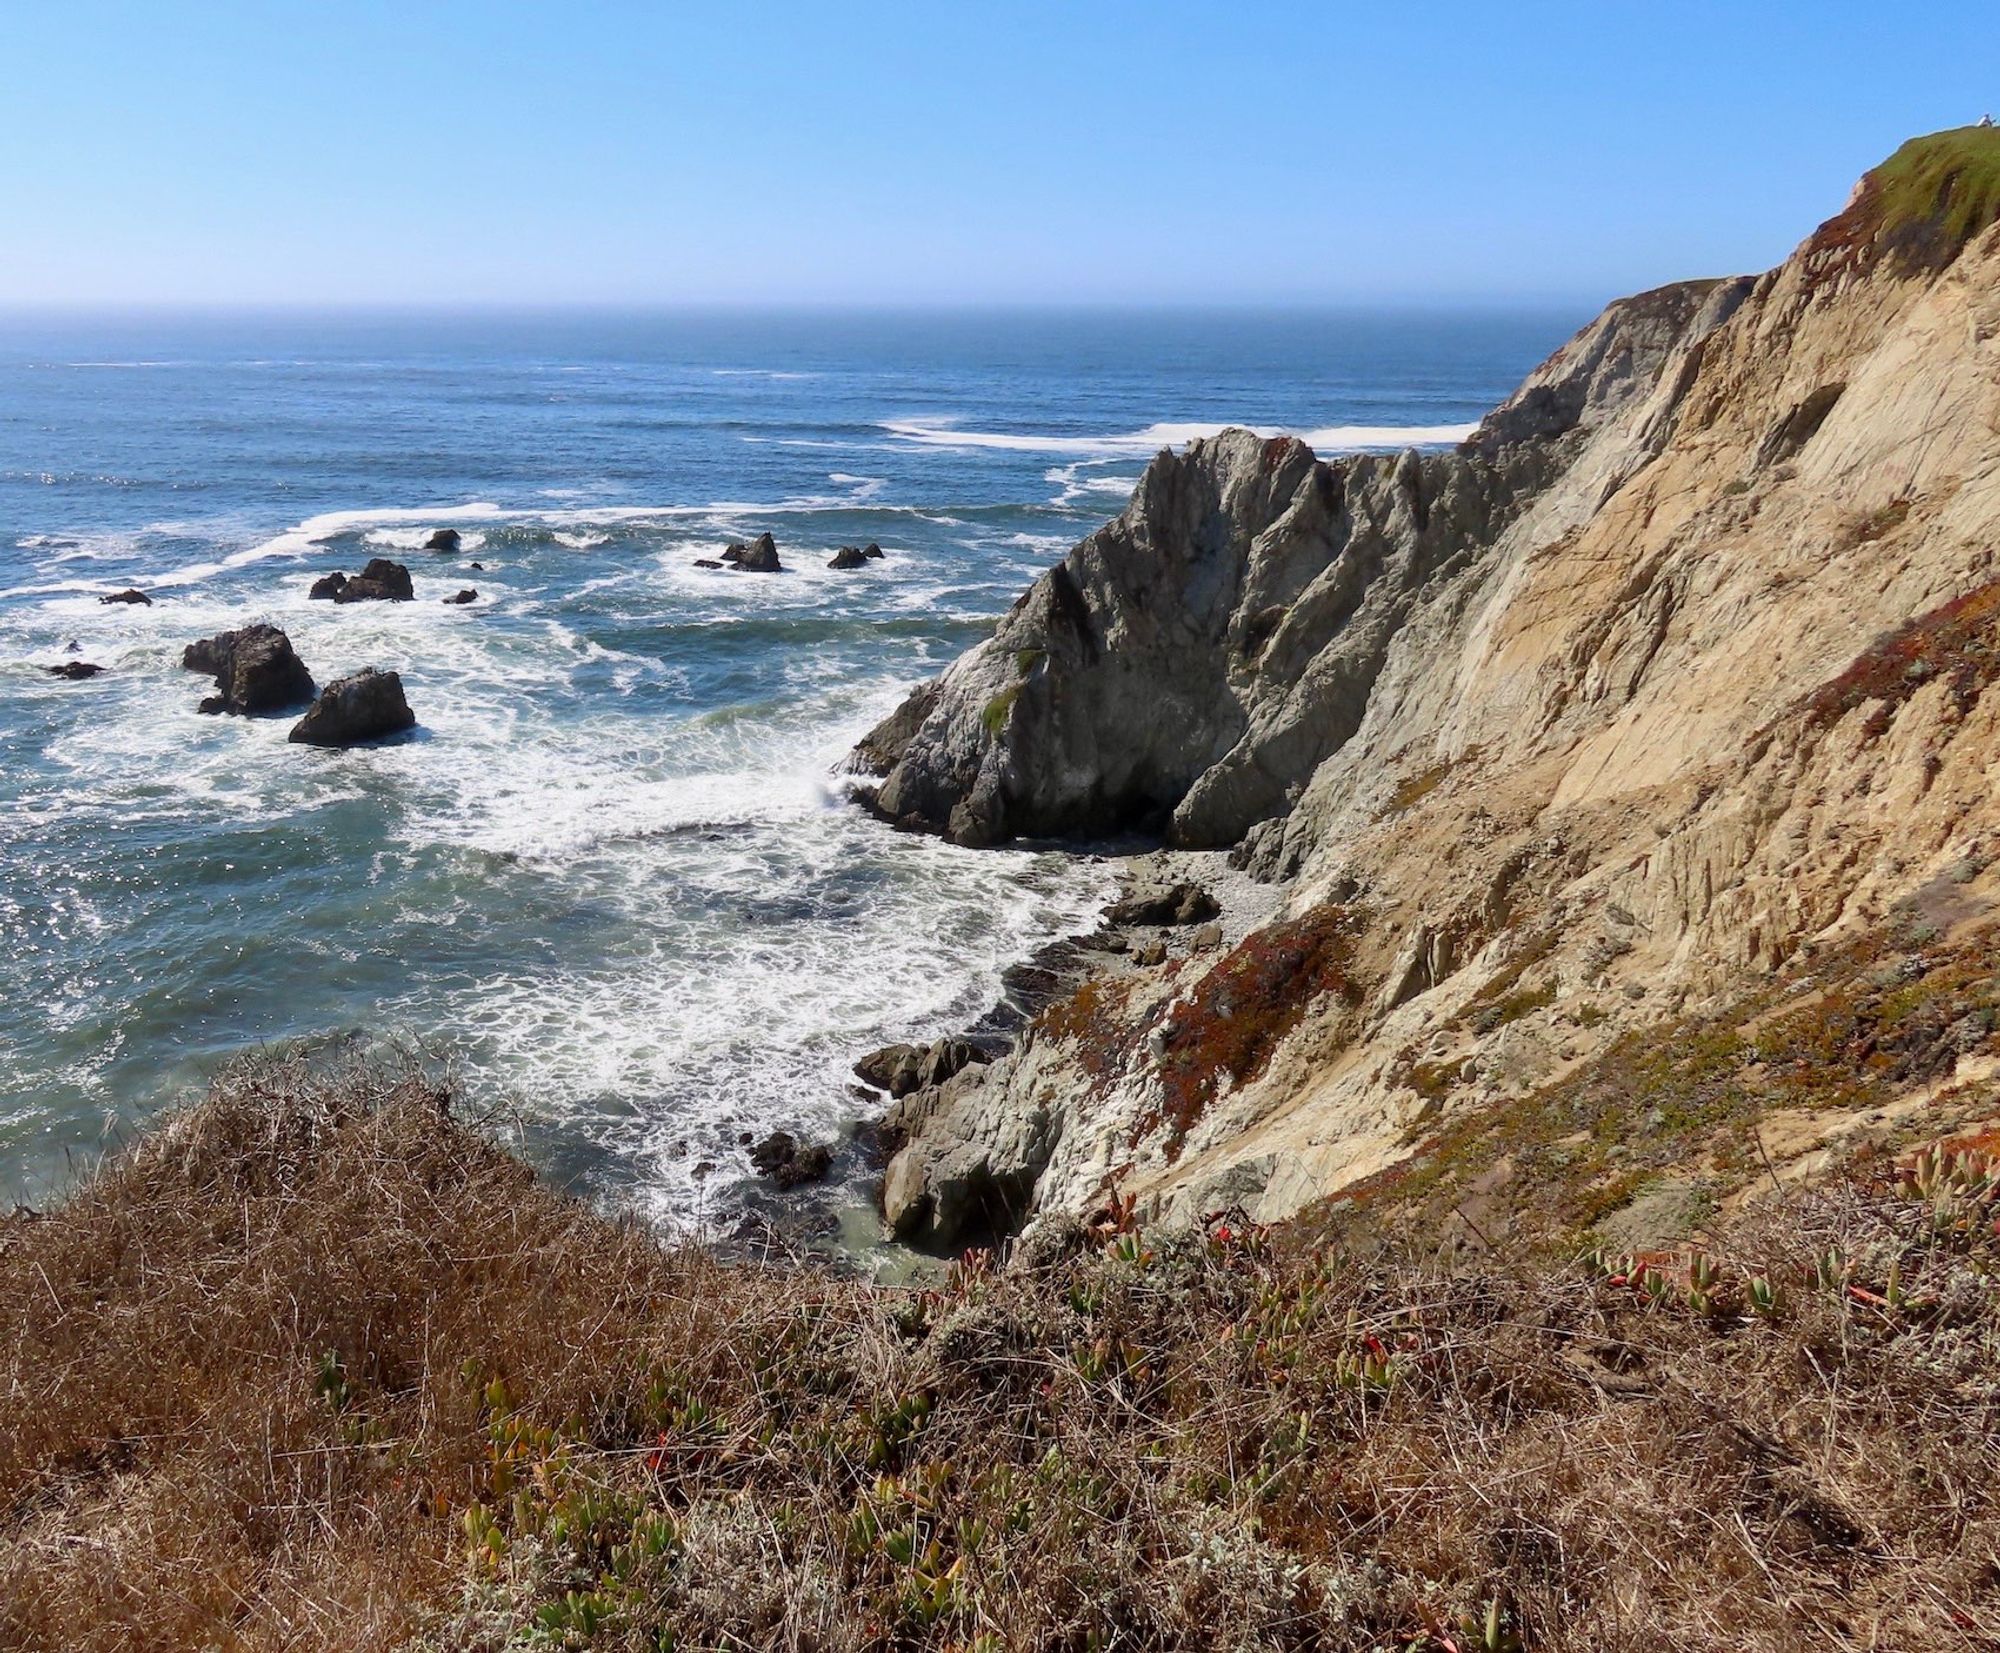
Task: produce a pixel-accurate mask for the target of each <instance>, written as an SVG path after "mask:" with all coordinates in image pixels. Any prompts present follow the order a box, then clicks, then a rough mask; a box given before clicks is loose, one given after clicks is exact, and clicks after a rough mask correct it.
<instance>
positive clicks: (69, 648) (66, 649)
mask: <svg viewBox="0 0 2000 1653" xmlns="http://www.w3.org/2000/svg"><path fill="white" fill-rule="evenodd" d="M63 653H64V654H81V653H83V645H82V644H81V643H79V642H78V641H77V640H76V639H75V638H74V637H72V638H71V639H70V640H69V641H68V642H67V643H65V644H63Z"/></svg>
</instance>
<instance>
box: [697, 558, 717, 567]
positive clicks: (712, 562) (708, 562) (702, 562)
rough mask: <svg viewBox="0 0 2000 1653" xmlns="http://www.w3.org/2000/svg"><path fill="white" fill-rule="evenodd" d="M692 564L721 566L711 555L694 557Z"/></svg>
mask: <svg viewBox="0 0 2000 1653" xmlns="http://www.w3.org/2000/svg"><path fill="white" fill-rule="evenodd" d="M694 565H695V567H697V568H720V567H721V566H722V564H721V563H719V562H717V561H716V560H715V559H714V558H713V557H696V558H695V560H694Z"/></svg>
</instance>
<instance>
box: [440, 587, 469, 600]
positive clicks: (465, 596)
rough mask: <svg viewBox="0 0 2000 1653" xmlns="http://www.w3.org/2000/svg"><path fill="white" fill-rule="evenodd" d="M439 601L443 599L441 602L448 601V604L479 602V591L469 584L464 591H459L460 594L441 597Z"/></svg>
mask: <svg viewBox="0 0 2000 1653" xmlns="http://www.w3.org/2000/svg"><path fill="white" fill-rule="evenodd" d="M439 601H441V602H444V603H447V604H452V603H457V604H465V603H476V602H478V601H479V593H478V592H476V591H474V590H473V589H472V587H471V586H467V587H466V588H465V589H464V590H463V591H461V592H459V593H458V594H457V595H456V596H454V597H443V598H440V599H439Z"/></svg>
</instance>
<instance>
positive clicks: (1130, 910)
mask: <svg viewBox="0 0 2000 1653" xmlns="http://www.w3.org/2000/svg"><path fill="white" fill-rule="evenodd" d="M1221 911H1222V906H1221V903H1220V902H1218V901H1217V900H1216V899H1215V897H1214V896H1212V895H1210V894H1209V893H1208V891H1206V890H1205V889H1203V888H1202V887H1201V886H1200V885H1199V884H1189V883H1180V884H1174V885H1170V886H1169V887H1168V888H1166V889H1163V890H1134V891H1133V892H1132V893H1131V894H1130V895H1128V896H1126V897H1125V899H1124V900H1122V901H1114V902H1113V903H1112V904H1111V906H1110V908H1109V909H1108V910H1107V911H1106V912H1105V914H1104V918H1105V922H1106V923H1109V924H1202V923H1205V922H1207V920H1209V919H1211V918H1214V917H1216V916H1217V915H1218V914H1219V913H1220V912H1221Z"/></svg>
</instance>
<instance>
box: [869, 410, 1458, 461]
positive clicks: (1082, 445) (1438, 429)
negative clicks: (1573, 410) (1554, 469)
mask: <svg viewBox="0 0 2000 1653" xmlns="http://www.w3.org/2000/svg"><path fill="white" fill-rule="evenodd" d="M881 428H882V429H883V430H885V431H887V432H888V433H889V434H890V435H891V436H894V437H898V438H900V439H901V440H903V441H905V442H916V443H921V444H922V445H924V446H926V447H934V448H964V449H971V448H997V449H1002V450H1005V451H1008V452H1012V453H1074V454H1086V455H1089V456H1091V457H1094V458H1106V459H1120V458H1132V459H1137V458H1148V457H1150V456H1152V455H1153V454H1155V453H1158V452H1159V451H1160V449H1162V448H1178V447H1182V446H1185V445H1186V444H1187V443H1189V442H1194V441H1198V440H1199V439H1201V438H1202V437H1204V436H1214V435H1215V434H1216V433H1217V432H1219V431H1224V430H1228V429H1230V428H1232V427H1230V426H1229V425H1226V424H1188V423H1177V424H1155V425H1148V426H1147V427H1146V428H1145V429H1144V430H1136V431H1126V432H1124V433H1122V434H1113V435H1106V436H1056V435H1052V434H1047V433H1039V434H1022V433H1017V432H1012V431H979V430H962V429H960V428H959V426H958V425H957V424H956V423H955V422H954V421H953V420H951V419H887V420H884V421H883V422H882V425H881ZM1242 428H1244V429H1247V430H1250V431H1251V432H1252V433H1253V434H1255V435H1257V436H1264V437H1272V436H1296V437H1298V438H1299V439H1300V440H1301V441H1303V442H1304V443H1305V444H1306V445H1307V446H1308V447H1310V448H1313V449H1315V450H1317V451H1320V452H1323V453H1345V452H1358V451H1362V450H1374V449H1396V448H1406V447H1428V446H1433V445H1436V444H1439V443H1446V442H1459V441H1463V440H1464V439H1465V438H1466V437H1468V436H1470V435H1471V434H1472V433H1473V432H1474V431H1475V430H1477V429H1478V428H1479V427H1478V426H1477V425H1328V426H1324V427H1322V428H1319V429H1315V430H1305V431H1300V430H1280V429H1277V428H1273V427H1260V426H1254V425H1253V426H1244V427H1242Z"/></svg>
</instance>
